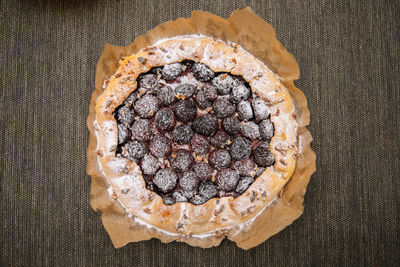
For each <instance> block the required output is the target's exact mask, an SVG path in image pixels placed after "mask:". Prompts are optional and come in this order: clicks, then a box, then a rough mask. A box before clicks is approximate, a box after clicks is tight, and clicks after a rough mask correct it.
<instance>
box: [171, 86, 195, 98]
mask: <svg viewBox="0 0 400 267" xmlns="http://www.w3.org/2000/svg"><path fill="white" fill-rule="evenodd" d="M196 89H197V87H196V85H194V84H190V83H182V84H180V85H178V86H177V87H176V88H175V95H176V97H177V98H183V99H187V98H190V97H192V96H193V94H194V93H195V92H196Z"/></svg>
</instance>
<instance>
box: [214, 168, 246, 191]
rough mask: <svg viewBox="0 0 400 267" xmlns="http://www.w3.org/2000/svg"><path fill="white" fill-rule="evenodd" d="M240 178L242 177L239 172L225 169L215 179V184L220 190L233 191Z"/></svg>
mask: <svg viewBox="0 0 400 267" xmlns="http://www.w3.org/2000/svg"><path fill="white" fill-rule="evenodd" d="M239 178H240V176H239V174H238V173H237V171H235V170H232V169H223V170H220V171H219V172H218V173H217V175H216V177H215V183H216V184H217V185H218V188H219V189H221V190H224V191H231V190H233V189H235V187H236V185H237V183H238V181H239Z"/></svg>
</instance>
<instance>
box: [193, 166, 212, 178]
mask: <svg viewBox="0 0 400 267" xmlns="http://www.w3.org/2000/svg"><path fill="white" fill-rule="evenodd" d="M192 169H193V171H194V173H195V174H196V175H197V177H198V178H199V179H200V180H202V181H205V180H208V179H210V178H211V175H212V168H211V167H210V165H209V164H207V163H205V162H204V161H200V162H198V163H196V164H195V165H194V166H193V168H192Z"/></svg>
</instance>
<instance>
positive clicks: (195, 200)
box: [190, 195, 208, 205]
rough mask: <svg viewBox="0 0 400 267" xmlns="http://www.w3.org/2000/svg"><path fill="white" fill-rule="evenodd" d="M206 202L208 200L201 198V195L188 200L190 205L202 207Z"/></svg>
mask: <svg viewBox="0 0 400 267" xmlns="http://www.w3.org/2000/svg"><path fill="white" fill-rule="evenodd" d="M207 201H208V199H207V198H206V197H204V196H201V195H194V196H193V197H192V198H191V199H190V203H192V204H194V205H203V204H204V203H206V202H207Z"/></svg>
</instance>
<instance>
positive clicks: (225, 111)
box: [213, 98, 235, 119]
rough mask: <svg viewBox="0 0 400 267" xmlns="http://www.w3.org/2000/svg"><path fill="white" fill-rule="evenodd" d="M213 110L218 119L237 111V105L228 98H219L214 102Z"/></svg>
mask: <svg viewBox="0 0 400 267" xmlns="http://www.w3.org/2000/svg"><path fill="white" fill-rule="evenodd" d="M213 112H214V114H215V116H216V117H217V118H218V119H223V118H226V117H229V116H231V115H232V114H233V113H234V112H235V106H234V105H232V103H231V102H230V101H229V100H227V99H224V98H221V99H217V100H216V101H215V102H214V104H213Z"/></svg>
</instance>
